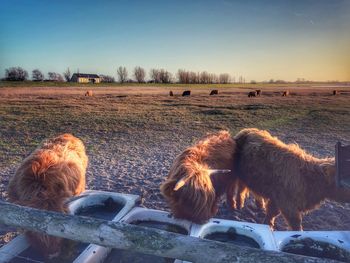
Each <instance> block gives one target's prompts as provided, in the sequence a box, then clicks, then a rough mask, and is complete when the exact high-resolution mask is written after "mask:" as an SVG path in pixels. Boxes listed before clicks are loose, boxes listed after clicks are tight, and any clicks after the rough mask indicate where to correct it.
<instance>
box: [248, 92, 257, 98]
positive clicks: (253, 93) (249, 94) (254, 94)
mask: <svg viewBox="0 0 350 263" xmlns="http://www.w3.org/2000/svg"><path fill="white" fill-rule="evenodd" d="M256 96H257V93H256V91H249V92H248V98H250V97H256Z"/></svg>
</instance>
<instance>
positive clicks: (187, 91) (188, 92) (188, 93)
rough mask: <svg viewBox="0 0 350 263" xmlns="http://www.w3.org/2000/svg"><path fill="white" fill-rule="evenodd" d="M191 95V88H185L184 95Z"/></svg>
mask: <svg viewBox="0 0 350 263" xmlns="http://www.w3.org/2000/svg"><path fill="white" fill-rule="evenodd" d="M190 95H191V91H190V90H185V91H184V92H182V96H190Z"/></svg>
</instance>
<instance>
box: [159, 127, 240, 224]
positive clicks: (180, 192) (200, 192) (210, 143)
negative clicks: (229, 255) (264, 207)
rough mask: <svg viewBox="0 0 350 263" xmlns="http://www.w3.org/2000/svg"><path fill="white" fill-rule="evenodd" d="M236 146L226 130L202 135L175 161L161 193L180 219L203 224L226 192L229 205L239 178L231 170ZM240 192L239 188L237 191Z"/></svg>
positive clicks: (231, 203)
mask: <svg viewBox="0 0 350 263" xmlns="http://www.w3.org/2000/svg"><path fill="white" fill-rule="evenodd" d="M235 150H236V145H235V141H234V140H233V139H232V137H231V136H230V134H229V133H228V132H227V131H221V132H218V133H214V134H211V135H208V136H207V137H205V138H202V139H201V140H200V141H199V142H198V143H197V144H195V145H194V146H192V147H189V148H187V149H186V150H185V151H184V152H182V153H181V154H180V155H179V156H178V157H177V158H176V159H175V161H174V163H173V165H172V167H171V169H170V172H169V175H168V178H167V179H166V181H165V182H164V183H163V184H162V185H161V192H162V194H163V195H164V197H165V198H166V200H167V201H168V203H169V205H170V208H171V210H172V212H173V214H174V216H175V217H177V218H184V219H188V220H191V221H193V222H196V223H204V222H206V221H207V220H208V219H210V218H211V217H212V216H214V215H215V214H216V213H217V210H218V202H219V200H220V197H221V196H222V195H223V194H225V193H226V197H227V202H228V203H229V205H230V206H232V207H236V206H241V203H242V201H241V200H239V198H238V204H236V201H235V199H234V196H235V191H237V188H238V187H239V186H238V185H237V177H236V176H235V175H234V174H233V173H232V171H233V168H234V167H233V165H234V157H235ZM238 191H239V190H238Z"/></svg>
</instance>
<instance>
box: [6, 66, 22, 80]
mask: <svg viewBox="0 0 350 263" xmlns="http://www.w3.org/2000/svg"><path fill="white" fill-rule="evenodd" d="M27 78H28V72H27V71H26V70H24V69H23V68H21V67H12V68H8V69H6V70H5V79H6V80H11V81H24V80H27Z"/></svg>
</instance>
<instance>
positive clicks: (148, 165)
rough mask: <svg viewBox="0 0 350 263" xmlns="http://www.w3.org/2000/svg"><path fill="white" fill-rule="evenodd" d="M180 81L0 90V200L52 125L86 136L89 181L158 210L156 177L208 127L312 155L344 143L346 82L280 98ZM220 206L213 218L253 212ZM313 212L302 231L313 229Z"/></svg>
mask: <svg viewBox="0 0 350 263" xmlns="http://www.w3.org/2000/svg"><path fill="white" fill-rule="evenodd" d="M259 88H260V87H259ZM88 89H91V88H90V87H89V88H88ZM184 89H185V88H182V87H172V88H171V90H173V91H174V93H175V96H174V97H170V96H169V95H168V94H169V87H141V88H140V87H122V88H120V87H119V88H116V87H105V88H103V87H98V88H97V87H96V88H92V90H93V93H94V96H93V97H85V96H84V94H85V91H86V90H87V88H82V87H64V88H47V87H46V88H45V87H42V88H1V89H0V157H1V158H0V191H1V192H0V194H1V195H0V198H1V199H6V197H7V193H6V188H7V184H8V179H9V177H10V176H11V175H12V174H13V173H14V170H15V168H16V167H17V166H18V164H19V163H20V162H21V160H22V159H23V158H24V157H25V156H26V155H28V154H29V153H30V152H31V151H32V150H33V149H34V148H35V147H36V146H37V145H38V144H39V142H40V141H42V139H44V138H47V137H52V136H54V135H57V134H60V133H67V132H68V133H73V134H74V135H75V136H78V137H80V138H81V139H82V140H83V141H84V142H85V144H86V146H87V152H88V154H89V157H90V160H91V162H90V165H89V168H88V187H89V188H90V189H100V190H110V191H117V192H128V193H135V194H143V195H144V196H145V200H146V201H145V205H146V206H147V207H150V208H158V209H167V207H166V204H165V202H164V199H163V198H162V197H161V195H160V192H159V185H160V183H161V182H162V181H163V179H164V177H165V176H166V175H167V173H168V170H169V167H170V165H171V163H172V161H173V160H174V158H175V156H176V155H177V154H179V153H180V152H181V151H182V150H183V149H184V148H186V147H187V146H188V145H190V144H191V143H192V142H193V141H194V140H196V139H198V138H199V137H201V136H203V135H204V134H206V133H207V132H211V131H217V130H220V129H229V130H230V131H231V132H232V133H236V132H238V131H239V130H240V129H242V128H248V127H257V128H260V129H268V130H269V131H270V132H271V133H272V134H273V135H277V136H278V137H279V138H280V139H282V140H284V141H285V142H297V143H299V144H300V145H301V147H303V148H304V149H306V150H307V151H309V152H311V153H313V154H316V155H317V156H318V157H325V156H329V155H334V145H335V143H336V142H337V141H338V140H340V141H342V142H343V143H346V144H350V103H349V101H350V87H338V89H339V90H342V91H343V93H342V94H341V95H339V96H332V95H331V94H332V90H333V89H334V87H317V88H305V87H288V89H289V90H290V91H291V96H289V97H281V92H282V91H283V90H285V89H286V88H285V87H280V88H277V87H268V86H267V87H263V88H261V89H262V90H263V94H262V96H261V97H256V98H248V97H247V91H248V89H249V88H248V89H247V88H246V87H239V88H222V89H219V95H216V96H209V95H208V94H209V92H210V90H211V89H212V88H208V87H207V88H202V89H195V90H193V93H192V94H191V96H190V97H181V96H180V94H181V92H182V91H183V90H184ZM140 186H142V187H140ZM222 211H224V212H223V213H221V214H219V216H220V217H225V218H231V219H240V220H247V221H253V222H259V220H260V216H259V217H258V218H256V217H255V216H254V215H248V216H244V215H243V214H240V212H239V211H238V212H235V213H234V214H232V212H227V211H226V212H225V210H222ZM241 215H243V216H241ZM318 217H319V216H318ZM319 218H322V217H319ZM339 218H340V219H339V220H343V221H344V217H339ZM306 220H308V219H307V217H306ZM312 220H313V219H312V217H311V223H310V225H309V227H308V226H307V225H306V227H305V225H304V228H305V229H318V228H317V226H316V227H315V226H314V225H313V224H314V223H312V222H314V221H312ZM315 220H316V219H315ZM317 220H319V219H317ZM322 220H323V221H325V220H324V219H322ZM346 220H347V221H346ZM323 221H322V222H323ZM345 221H346V222H345V223H344V224H345V225H342V226H339V227H335V228H338V229H342V228H343V227H344V226H345V227H348V228H349V226H350V217H349V216H345ZM330 226H334V222H333V223H330ZM278 227H279V228H280V229H283V223H282V225H281V224H280V225H278V222H277V228H278ZM326 228H327V226H325V227H320V228H319V229H326Z"/></svg>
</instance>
